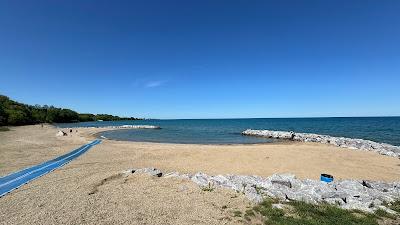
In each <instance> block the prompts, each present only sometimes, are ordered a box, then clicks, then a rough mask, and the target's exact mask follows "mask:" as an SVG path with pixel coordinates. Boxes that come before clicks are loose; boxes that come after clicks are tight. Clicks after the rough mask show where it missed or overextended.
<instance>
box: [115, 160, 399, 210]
mask: <svg viewBox="0 0 400 225" xmlns="http://www.w3.org/2000/svg"><path fill="white" fill-rule="evenodd" d="M132 173H146V174H149V175H152V176H156V177H175V178H180V179H187V180H191V181H193V182H194V183H196V184H198V185H199V186H200V187H205V188H208V189H210V188H211V189H212V188H218V187H219V188H228V189H232V190H235V191H236V192H238V193H242V194H244V195H245V196H246V197H247V198H248V199H249V200H250V201H252V202H255V203H259V202H261V201H262V200H263V198H264V197H266V196H268V197H271V198H278V199H280V200H282V201H292V200H296V201H304V202H308V203H313V204H319V203H328V204H335V205H337V206H339V207H341V208H343V209H358V210H362V211H366V212H374V211H375V210H377V209H383V210H385V211H387V212H389V213H392V214H396V212H395V211H393V210H391V209H389V208H387V207H386V206H385V204H390V203H391V202H394V201H396V200H397V199H400V182H392V183H385V182H380V181H368V180H339V181H334V182H331V183H325V182H323V181H317V180H310V179H304V180H302V179H297V178H296V177H295V175H293V174H274V175H272V176H270V177H267V178H263V177H260V176H242V175H240V176H239V175H217V176H210V175H207V174H204V173H201V172H200V173H196V174H194V175H192V174H179V173H178V172H172V173H167V174H164V173H162V172H161V171H160V170H158V169H155V168H142V169H129V170H127V171H124V172H123V174H124V175H126V176H128V175H129V174H132Z"/></svg>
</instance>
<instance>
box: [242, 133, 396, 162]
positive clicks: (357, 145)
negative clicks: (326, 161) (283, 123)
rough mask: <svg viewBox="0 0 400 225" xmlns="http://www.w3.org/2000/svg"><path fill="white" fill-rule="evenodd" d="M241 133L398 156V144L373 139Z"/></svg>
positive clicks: (297, 134) (307, 134)
mask: <svg viewBox="0 0 400 225" xmlns="http://www.w3.org/2000/svg"><path fill="white" fill-rule="evenodd" d="M242 135H249V136H257V137H266V138H276V139H286V140H292V141H300V142H317V143H323V144H330V145H334V146H337V147H342V148H350V149H356V150H364V151H373V152H377V153H379V154H382V155H387V156H392V157H398V158H399V157H400V146H394V145H390V144H385V143H377V142H374V141H369V140H363V139H353V138H345V137H332V136H329V135H320V134H311V133H295V132H292V131H271V130H251V129H248V130H245V131H243V132H242Z"/></svg>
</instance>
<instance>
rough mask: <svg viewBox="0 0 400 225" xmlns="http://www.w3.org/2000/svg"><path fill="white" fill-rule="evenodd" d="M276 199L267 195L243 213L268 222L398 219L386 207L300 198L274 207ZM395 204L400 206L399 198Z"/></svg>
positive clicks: (360, 223) (362, 224) (322, 224)
mask: <svg viewBox="0 0 400 225" xmlns="http://www.w3.org/2000/svg"><path fill="white" fill-rule="evenodd" d="M274 203H278V201H277V200H273V199H266V200H264V201H263V202H262V203H260V204H259V205H257V206H255V207H253V208H252V209H250V210H246V212H245V214H244V215H243V217H244V218H245V219H246V220H247V221H249V222H251V220H252V218H254V219H255V220H257V218H262V221H261V222H262V223H264V224H269V225H295V224H296V225H297V224H301V225H337V224H343V225H378V220H379V219H395V216H394V215H391V214H389V213H387V212H386V211H384V210H377V211H376V212H375V213H374V214H371V213H365V212H362V211H359V210H345V209H341V208H339V207H337V206H334V205H329V204H320V205H313V204H308V203H305V202H299V201H292V202H287V203H285V207H284V208H283V209H281V208H274V207H273V206H272V204H274ZM392 206H393V208H396V207H399V206H400V201H399V202H396V204H392ZM396 209H398V208H396ZM393 210H394V209H393Z"/></svg>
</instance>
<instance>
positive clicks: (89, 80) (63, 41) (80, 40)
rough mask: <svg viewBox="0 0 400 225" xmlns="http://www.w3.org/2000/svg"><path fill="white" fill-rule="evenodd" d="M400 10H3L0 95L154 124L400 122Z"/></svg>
mask: <svg viewBox="0 0 400 225" xmlns="http://www.w3.org/2000/svg"><path fill="white" fill-rule="evenodd" d="M399 12H400V1H364V0H359V1H349V0H346V1H297V0H296V1H295V0H293V1H215V0H214V1H98V0H96V1H71V0H69V1H28V0H27V1H18V0H10V1H8V0H3V1H0V93H1V94H5V95H8V96H10V97H11V98H13V99H16V100H17V101H21V102H25V103H29V104H36V103H37V104H49V105H55V106H59V107H66V108H71V109H74V110H76V111H78V112H91V113H110V114H115V115H120V116H139V117H146V118H238V117H241V118H243V117H314V116H390V115H400V88H399V85H400V13H399Z"/></svg>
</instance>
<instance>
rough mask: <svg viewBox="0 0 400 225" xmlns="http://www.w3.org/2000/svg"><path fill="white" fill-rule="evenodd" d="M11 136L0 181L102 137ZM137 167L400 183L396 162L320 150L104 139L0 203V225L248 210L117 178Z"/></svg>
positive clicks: (170, 184) (229, 195)
mask: <svg viewBox="0 0 400 225" xmlns="http://www.w3.org/2000/svg"><path fill="white" fill-rule="evenodd" d="M13 129H14V131H12V132H10V133H9V132H0V155H1V158H0V165H1V167H0V171H1V173H2V174H3V175H4V174H5V173H8V172H11V171H13V170H15V169H20V168H23V167H26V166H28V165H34V164H37V163H39V162H42V161H45V160H47V159H50V158H53V157H54V156H55V155H59V154H62V153H64V152H68V151H70V150H72V149H73V148H76V147H78V146H79V145H81V144H83V143H87V142H89V141H91V140H93V136H92V134H94V133H96V132H97V131H101V130H102V129H95V128H87V129H83V128H79V129H78V130H79V131H78V133H73V134H72V135H71V136H67V137H55V133H56V131H57V129H55V128H54V127H45V128H41V127H40V126H26V127H18V128H13ZM3 143H4V144H3ZM16 152H17V153H16ZM140 167H156V168H159V169H161V170H163V171H178V172H190V173H195V172H198V171H202V172H205V173H209V174H227V173H231V174H247V175H253V174H254V175H261V176H269V175H271V174H273V173H284V172H290V173H294V174H296V175H297V176H298V177H302V178H313V179H318V178H319V174H320V173H321V172H324V173H330V174H333V175H334V176H335V177H336V178H355V179H372V180H385V181H394V180H397V181H398V180H399V179H400V160H399V159H396V158H392V157H388V156H382V155H379V154H377V153H372V152H362V151H354V150H349V149H342V148H336V147H331V146H326V145H321V144H309V143H295V142H289V143H281V144H262V145H231V146H227V145H225V146H216V145H180V144H158V143H134V142H123V141H112V140H104V141H103V143H101V144H99V145H96V146H95V147H93V148H92V149H90V150H89V151H88V152H87V153H86V154H84V155H82V156H80V157H79V158H78V159H76V160H74V161H73V162H71V163H69V164H67V165H65V166H64V167H62V168H60V169H57V170H56V171H54V172H52V173H50V174H48V175H46V176H43V177H41V178H39V179H37V180H34V181H32V182H31V183H29V184H27V185H25V186H23V187H21V188H20V189H18V190H16V191H14V192H12V193H11V194H8V195H6V196H4V197H3V198H1V199H0V223H2V224H59V223H62V224H99V223H100V224H111V223H112V224H235V223H237V222H238V221H237V219H236V218H234V217H232V214H233V211H234V210H237V209H241V210H243V209H244V208H245V207H247V206H249V202H248V201H247V200H246V199H245V198H244V197H243V196H242V195H237V194H236V193H235V192H233V191H228V190H221V189H217V190H215V191H213V192H207V191H202V190H200V188H198V187H197V186H196V185H194V184H192V183H191V182H189V181H181V180H177V179H172V178H153V177H148V176H142V175H134V174H133V175H130V176H129V177H128V178H123V177H118V174H119V173H120V172H121V171H124V170H126V169H129V168H140ZM106 178H109V180H107V181H106V182H104V183H103V182H102V181H103V179H106ZM96 187H97V188H96ZM93 192H94V194H90V193H93ZM225 205H226V206H227V208H226V209H225V207H224V206H225Z"/></svg>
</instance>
